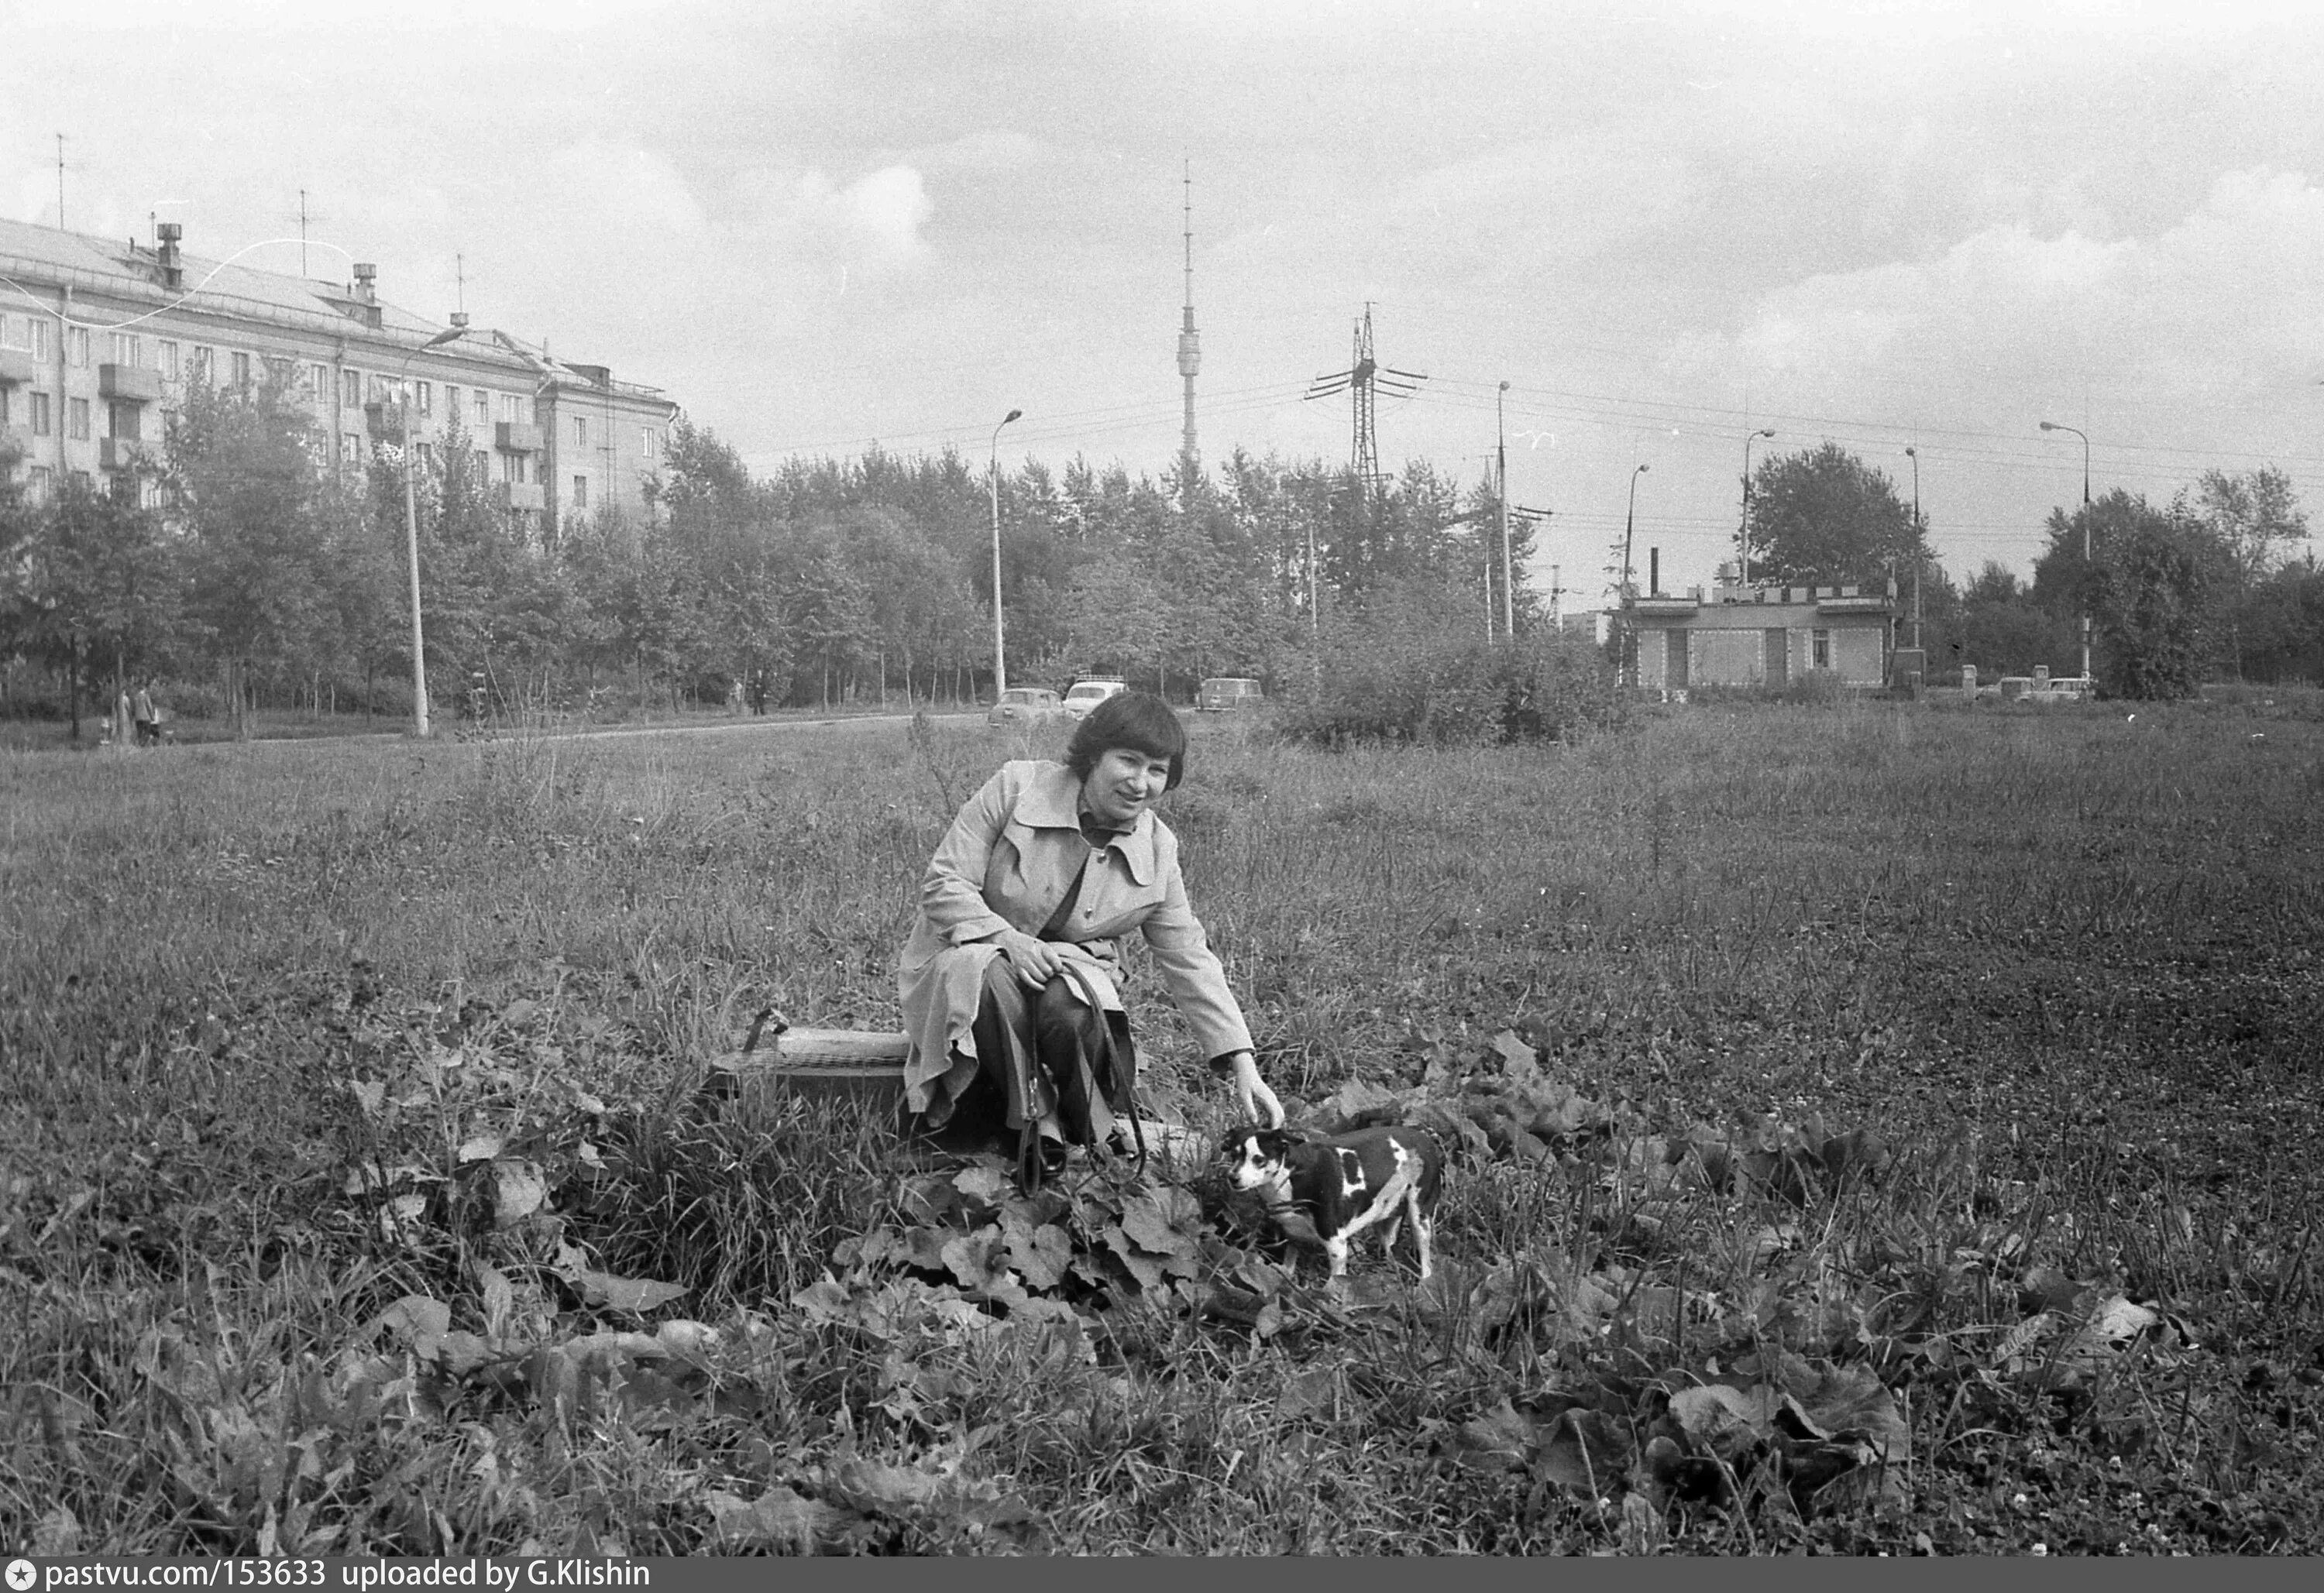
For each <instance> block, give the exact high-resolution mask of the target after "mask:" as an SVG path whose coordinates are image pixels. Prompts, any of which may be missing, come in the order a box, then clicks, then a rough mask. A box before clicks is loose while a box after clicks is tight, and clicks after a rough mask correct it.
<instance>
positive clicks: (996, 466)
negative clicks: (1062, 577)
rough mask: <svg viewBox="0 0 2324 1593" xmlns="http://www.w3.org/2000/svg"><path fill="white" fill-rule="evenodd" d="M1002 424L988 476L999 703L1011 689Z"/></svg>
mask: <svg viewBox="0 0 2324 1593" xmlns="http://www.w3.org/2000/svg"><path fill="white" fill-rule="evenodd" d="M1024 412H1025V411H1024V410H1010V411H1009V413H1007V414H1006V415H1003V416H1002V417H1001V426H1006V425H1008V424H1009V423H1010V421H1011V420H1014V419H1017V418H1018V417H1019V416H1020V415H1022V414H1023V413H1024ZM1001 426H996V427H994V428H992V450H991V459H990V461H989V464H988V468H987V470H986V476H985V479H986V484H987V485H988V486H990V487H991V491H992V700H993V701H994V702H996V703H997V702H999V701H1000V700H1001V698H1002V697H1003V696H1005V695H1008V691H1009V656H1008V653H1007V652H1006V650H1005V645H1006V644H1005V642H1004V640H1003V635H1002V631H1001Z"/></svg>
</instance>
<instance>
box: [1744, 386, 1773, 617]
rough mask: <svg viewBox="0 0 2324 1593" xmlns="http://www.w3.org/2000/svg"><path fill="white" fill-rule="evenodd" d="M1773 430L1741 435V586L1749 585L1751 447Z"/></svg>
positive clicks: (1768, 427) (1770, 428)
mask: <svg viewBox="0 0 2324 1593" xmlns="http://www.w3.org/2000/svg"><path fill="white" fill-rule="evenodd" d="M1773 436H1775V428H1774V427H1772V426H1765V427H1761V428H1759V429H1758V430H1757V431H1751V432H1746V433H1744V435H1743V529H1742V530H1741V532H1740V533H1739V534H1738V537H1737V541H1738V544H1739V545H1740V548H1741V551H1742V557H1743V585H1746V586H1748V585H1750V584H1751V445H1752V444H1753V443H1755V442H1757V441H1758V440H1759V439H1760V438H1761V437H1773Z"/></svg>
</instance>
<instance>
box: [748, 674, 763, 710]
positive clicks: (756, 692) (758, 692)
mask: <svg viewBox="0 0 2324 1593" xmlns="http://www.w3.org/2000/svg"><path fill="white" fill-rule="evenodd" d="M766 711H767V676H766V672H765V671H764V670H753V671H752V675H751V712H752V713H753V714H765V713H766Z"/></svg>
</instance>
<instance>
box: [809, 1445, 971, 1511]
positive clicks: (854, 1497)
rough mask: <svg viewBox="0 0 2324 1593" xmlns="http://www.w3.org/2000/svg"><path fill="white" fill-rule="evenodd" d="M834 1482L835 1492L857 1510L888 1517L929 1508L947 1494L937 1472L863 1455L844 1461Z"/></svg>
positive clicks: (943, 1481) (943, 1482)
mask: <svg viewBox="0 0 2324 1593" xmlns="http://www.w3.org/2000/svg"><path fill="white" fill-rule="evenodd" d="M832 1482H833V1490H834V1491H835V1492H836V1493H837V1494H838V1495H839V1496H840V1497H841V1498H843V1499H844V1500H846V1501H847V1502H848V1503H849V1504H850V1505H853V1506H855V1508H856V1509H858V1510H876V1511H879V1512H880V1513H881V1514H882V1515H901V1514H906V1513H908V1512H910V1511H914V1510H923V1509H926V1508H927V1507H928V1506H931V1505H934V1504H936V1502H937V1501H938V1500H940V1499H941V1498H943V1496H944V1494H945V1479H944V1478H941V1477H938V1476H936V1474H935V1473H934V1472H931V1471H922V1470H919V1469H917V1468H915V1467H911V1466H891V1465H890V1464H889V1463H888V1462H886V1461H884V1460H874V1459H868V1458H866V1457H864V1456H862V1455H855V1456H851V1457H850V1458H849V1459H845V1460H843V1461H841V1462H840V1464H839V1471H838V1475H837V1476H835V1478H833V1479H832Z"/></svg>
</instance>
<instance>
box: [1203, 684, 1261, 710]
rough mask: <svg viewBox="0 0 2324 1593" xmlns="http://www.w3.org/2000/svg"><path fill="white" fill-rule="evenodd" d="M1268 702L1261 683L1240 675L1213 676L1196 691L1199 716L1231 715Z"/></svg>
mask: <svg viewBox="0 0 2324 1593" xmlns="http://www.w3.org/2000/svg"><path fill="white" fill-rule="evenodd" d="M1265 701H1267V694H1266V693H1265V692H1263V691H1261V690H1259V682H1257V681H1256V680H1251V679H1248V678H1246V677H1242V676H1240V675H1213V676H1212V677H1210V678H1209V679H1208V680H1205V681H1204V682H1203V684H1202V685H1201V686H1197V687H1196V688H1195V690H1194V712H1195V713H1197V714H1231V713H1233V712H1234V711H1235V710H1236V709H1238V708H1242V707H1248V706H1250V705H1251V704H1258V703H1263V702H1265Z"/></svg>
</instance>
